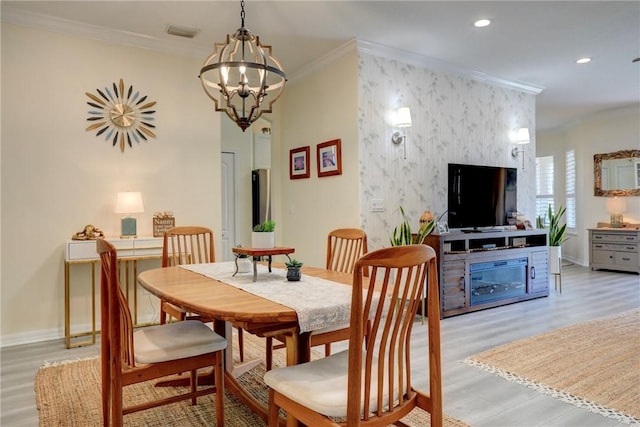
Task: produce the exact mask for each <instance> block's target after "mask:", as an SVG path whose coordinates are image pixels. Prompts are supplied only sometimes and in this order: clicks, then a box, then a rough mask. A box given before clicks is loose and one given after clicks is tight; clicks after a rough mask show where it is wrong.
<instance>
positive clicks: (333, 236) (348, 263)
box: [265, 228, 369, 371]
mask: <svg viewBox="0 0 640 427" xmlns="http://www.w3.org/2000/svg"><path fill="white" fill-rule="evenodd" d="M367 251H368V249H367V234H366V233H365V232H364V230H361V229H359V228H338V229H336V230H333V231H330V232H329V234H328V235H327V258H326V268H327V270H331V271H339V272H341V273H348V274H352V273H353V268H354V266H355V264H356V261H357V260H358V258H360V257H361V256H362V255H364V254H366V253H367ZM368 275H369V273H368V271H365V276H368ZM275 339H276V340H278V341H279V344H276V345H274V344H273V340H274V338H272V337H267V338H266V352H267V356H266V360H265V365H266V370H267V371H269V370H271V368H272V366H273V350H278V349H281V348H284V347H285V345H284V339H285V338H284V337H275ZM348 339H349V325H344V327H334V328H327V329H323V330H319V331H313V332H312V333H311V336H310V337H309V346H310V347H315V346H318V345H324V354H325V356H329V355H330V354H331V343H334V342H337V341H344V340H348Z"/></svg>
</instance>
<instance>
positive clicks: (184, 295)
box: [138, 266, 353, 426]
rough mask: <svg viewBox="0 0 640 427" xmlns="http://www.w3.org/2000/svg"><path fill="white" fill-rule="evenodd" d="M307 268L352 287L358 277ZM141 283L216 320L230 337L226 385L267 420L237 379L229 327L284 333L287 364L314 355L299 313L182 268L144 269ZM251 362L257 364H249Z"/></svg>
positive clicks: (272, 334)
mask: <svg viewBox="0 0 640 427" xmlns="http://www.w3.org/2000/svg"><path fill="white" fill-rule="evenodd" d="M302 272H303V274H306V275H309V276H314V277H318V278H322V279H326V280H330V281H332V282H336V283H341V284H344V285H351V284H352V280H353V276H352V275H351V274H346V273H340V272H336V271H331V270H326V269H322V268H316V267H308V266H305V267H303V269H302ZM258 282H259V280H258ZM138 283H140V285H141V286H142V287H143V288H144V289H146V290H147V291H149V292H150V293H151V294H153V295H155V296H156V297H158V298H161V299H163V300H165V301H168V302H169V303H171V304H174V305H176V306H178V307H181V308H183V309H185V310H186V311H188V312H191V313H195V314H199V315H202V316H204V317H207V318H212V319H214V322H213V323H214V330H215V331H216V332H217V333H218V334H220V335H222V336H225V337H226V338H227V341H228V345H227V350H226V354H225V387H227V389H228V390H229V391H230V392H232V393H233V394H234V395H235V396H236V397H238V398H239V399H240V400H241V401H242V402H243V403H245V404H246V405H247V406H248V407H249V408H250V409H251V410H252V411H254V412H255V413H256V414H258V415H259V416H260V417H261V418H262V419H263V420H265V422H266V421H267V414H268V408H266V407H265V406H264V405H263V404H262V403H260V402H258V401H257V400H256V399H255V398H254V397H253V396H252V395H251V394H250V393H248V392H247V391H246V390H245V389H244V388H243V387H242V385H241V384H240V382H239V381H238V380H237V379H236V376H238V375H239V374H240V373H241V372H243V371H240V372H238V370H237V369H235V368H236V367H235V366H234V363H233V354H232V347H233V346H232V345H231V333H230V331H231V326H230V325H231V324H233V325H235V326H237V327H240V328H242V329H244V330H245V331H247V332H249V333H252V334H255V335H257V336H260V337H276V336H279V337H285V346H286V354H287V356H286V359H287V365H295V364H298V363H304V362H307V361H309V359H310V356H311V354H310V349H309V336H310V334H311V333H310V332H304V333H303V332H300V329H299V324H298V315H297V314H296V311H295V310H294V309H293V308H291V307H287V306H285V305H282V304H279V303H277V302H274V301H271V300H269V299H267V298H263V297H260V296H257V295H254V294H252V293H249V292H246V291H244V290H242V289H239V288H237V287H235V286H232V285H229V284H227V283H224V282H223V281H220V280H218V279H213V278H210V277H207V276H205V275H202V274H199V273H196V272H193V271H190V270H187V269H185V268H182V267H164V268H155V269H151V270H146V271H143V272H142V273H140V274H139V275H138ZM252 366H255V364H253V365H250V367H252ZM245 371H246V370H245ZM282 424H284V421H283V422H282ZM286 425H287V426H296V425H298V424H297V421H296V420H295V419H292V418H291V417H289V418H288V419H287V420H286Z"/></svg>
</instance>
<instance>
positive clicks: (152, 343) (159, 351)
mask: <svg viewBox="0 0 640 427" xmlns="http://www.w3.org/2000/svg"><path fill="white" fill-rule="evenodd" d="M133 342H134V349H135V358H136V362H138V363H158V362H164V361H167V360H177V359H184V358H186V357H191V356H198V355H201V354H206V353H212V352H215V351H219V350H223V349H225V348H226V347H227V341H226V340H225V339H224V338H223V337H221V336H220V335H218V334H216V333H215V332H213V331H212V330H211V329H210V328H209V327H207V325H205V324H204V323H202V322H199V321H197V320H185V321H183V322H174V323H168V324H165V325H155V326H148V327H145V328H140V329H138V330H136V331H135V332H134V333H133Z"/></svg>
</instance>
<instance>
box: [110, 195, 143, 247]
mask: <svg viewBox="0 0 640 427" xmlns="http://www.w3.org/2000/svg"><path fill="white" fill-rule="evenodd" d="M143 212H144V206H143V205H142V194H140V192H139V191H129V192H121V193H118V194H117V197H116V213H119V214H125V216H124V217H123V218H122V219H121V220H120V237H121V238H136V237H138V236H137V230H136V229H137V221H136V219H135V218H134V217H133V216H131V214H136V213H143Z"/></svg>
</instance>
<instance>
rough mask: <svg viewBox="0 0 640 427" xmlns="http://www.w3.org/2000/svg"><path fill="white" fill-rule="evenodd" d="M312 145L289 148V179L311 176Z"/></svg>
mask: <svg viewBox="0 0 640 427" xmlns="http://www.w3.org/2000/svg"><path fill="white" fill-rule="evenodd" d="M309 152H310V147H309V146H306V147H300V148H294V149H293V150H289V179H300V178H309V174H310V171H309Z"/></svg>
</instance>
